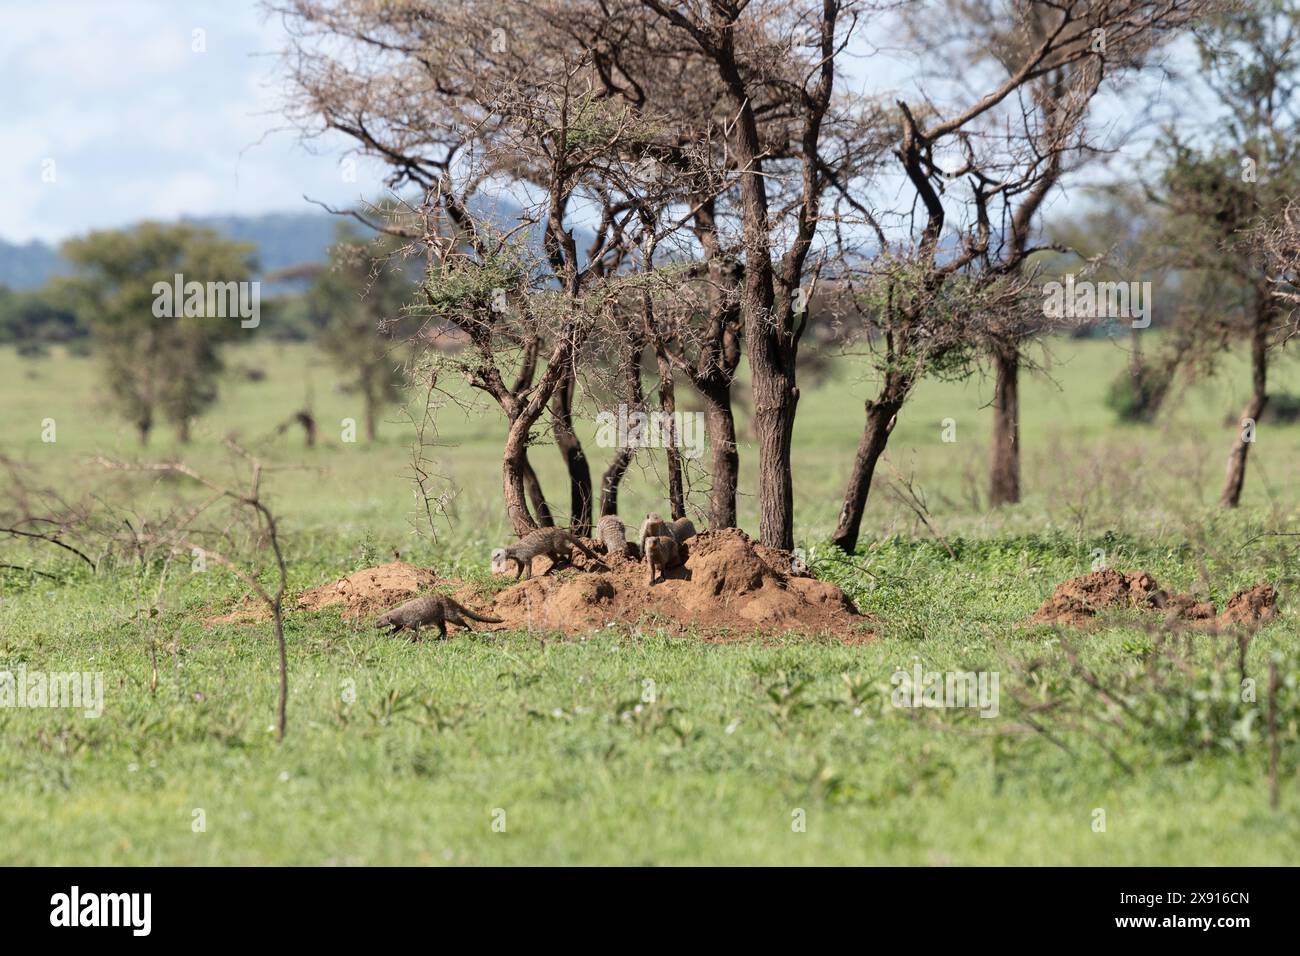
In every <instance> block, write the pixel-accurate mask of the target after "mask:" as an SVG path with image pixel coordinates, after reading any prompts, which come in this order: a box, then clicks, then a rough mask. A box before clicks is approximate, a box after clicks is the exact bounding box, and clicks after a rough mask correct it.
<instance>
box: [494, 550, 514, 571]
mask: <svg viewBox="0 0 1300 956" xmlns="http://www.w3.org/2000/svg"><path fill="white" fill-rule="evenodd" d="M491 567H492V573H493V574H505V573H506V572H507V571H509V570H510V569H509V568H508V567H506V549H505V548H493V549H492V565H491Z"/></svg>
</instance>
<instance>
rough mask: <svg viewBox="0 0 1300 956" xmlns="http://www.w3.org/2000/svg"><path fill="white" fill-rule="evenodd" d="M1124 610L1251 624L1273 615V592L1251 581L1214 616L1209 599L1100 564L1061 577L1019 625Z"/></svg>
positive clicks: (1203, 622)
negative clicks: (1173, 590)
mask: <svg viewBox="0 0 1300 956" xmlns="http://www.w3.org/2000/svg"><path fill="white" fill-rule="evenodd" d="M1125 609H1136V610H1147V611H1162V612H1163V613H1164V617H1165V619H1166V621H1168V622H1169V623H1182V624H1189V625H1191V626H1193V627H1198V628H1206V629H1212V628H1219V627H1228V626H1231V625H1242V624H1248V625H1255V624H1259V623H1262V622H1264V621H1267V620H1271V619H1272V618H1273V617H1275V616H1276V615H1277V590H1276V589H1275V588H1273V587H1272V586H1270V585H1268V584H1257V585H1255V586H1254V587H1253V588H1247V589H1246V590H1243V591H1238V592H1237V593H1236V594H1234V595H1233V596H1232V597H1231V598H1230V599H1229V601H1228V604H1227V608H1226V609H1225V610H1224V612H1223V613H1222V614H1219V613H1218V609H1217V608H1215V606H1214V604H1213V603H1211V602H1210V601H1198V600H1197V599H1196V598H1195V597H1193V596H1192V595H1190V594H1170V593H1169V592H1168V591H1165V590H1162V589H1161V588H1160V586H1159V585H1158V584H1156V580H1155V578H1153V577H1152V576H1151V575H1150V574H1148V573H1147V572H1145V571H1132V572H1128V573H1124V572H1122V571H1116V570H1114V569H1113V568H1103V569H1102V570H1100V571H1094V572H1092V573H1091V574H1084V575H1080V576H1079V577H1077V578H1070V579H1069V580H1068V581H1062V582H1061V583H1060V584H1058V585H1057V586H1056V588H1055V589H1054V590H1053V591H1052V596H1051V597H1049V598H1048V599H1047V600H1046V601H1044V602H1043V604H1042V606H1041V607H1039V609H1038V610H1037V611H1035V612H1034V613H1033V614H1032V615H1030V617H1029V618H1028V619H1027V620H1026V621H1025V623H1026V624H1031V625H1032V624H1058V625H1064V626H1066V627H1084V626H1087V625H1088V624H1091V623H1093V621H1094V620H1095V619H1096V617H1097V615H1098V614H1100V613H1101V612H1103V611H1115V610H1125Z"/></svg>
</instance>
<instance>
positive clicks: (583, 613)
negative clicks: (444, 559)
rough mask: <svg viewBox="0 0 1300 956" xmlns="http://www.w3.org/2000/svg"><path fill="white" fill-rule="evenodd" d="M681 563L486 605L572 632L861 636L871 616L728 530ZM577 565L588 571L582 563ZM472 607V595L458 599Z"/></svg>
mask: <svg viewBox="0 0 1300 956" xmlns="http://www.w3.org/2000/svg"><path fill="white" fill-rule="evenodd" d="M686 551H687V558H686V562H685V564H684V565H683V566H681V567H677V568H669V569H668V570H667V571H666V572H665V574H664V580H662V581H656V583H655V584H653V585H651V584H648V583H647V581H648V573H647V570H646V566H645V565H644V564H642V563H640V562H637V561H635V560H633V559H631V558H626V557H623V556H621V555H616V556H613V557H609V558H606V559H605V563H604V567H600V568H595V569H593V570H592V571H591V572H589V573H582V574H564V573H562V574H559V575H556V576H551V575H544V574H542V573H541V572H542V571H543V570H544V568H545V562H544V561H543V560H541V559H539V560H538V562H537V564H538V568H537V570H536V571H535V573H534V577H533V578H532V579H531V580H527V581H521V582H519V583H518V584H515V585H512V586H511V587H509V588H507V589H506V590H504V591H502V592H500V593H499V594H497V595H496V596H495V598H494V599H493V601H492V603H491V605H490V606H489V607H485V608H482V609H484V610H486V611H487V612H488V613H490V614H492V615H493V616H495V617H500V618H503V619H504V620H505V622H506V623H505V624H504V625H503V627H505V628H531V629H542V630H558V631H564V632H566V633H570V634H575V633H582V632H585V631H590V630H593V629H595V628H599V627H602V626H604V625H606V624H612V623H621V624H649V625H657V626H661V627H665V628H668V629H669V630H674V631H677V632H682V631H685V630H688V629H692V628H695V629H700V630H703V631H705V632H708V633H709V634H710V635H711V636H717V635H718V634H719V633H723V634H725V633H735V632H741V633H753V632H755V631H763V632H767V633H779V632H786V631H794V632H799V633H805V634H822V633H825V634H833V635H836V636H839V637H842V638H845V639H853V638H859V639H860V638H862V637H863V636H864V635H865V632H867V631H868V629H869V624H870V619H869V618H867V617H866V616H864V615H862V614H859V613H858V611H857V608H855V607H854V606H853V602H852V601H850V600H849V598H848V596H847V595H846V594H845V593H844V592H843V591H841V590H840V589H839V588H838V587H836V586H835V585H833V584H830V583H828V582H825V581H818V580H817V579H815V578H812V577H808V576H806V575H804V576H795V575H793V574H792V573H791V570H790V569H791V556H790V555H789V554H788V553H786V552H782V551H779V550H776V549H773V548H766V547H764V546H763V545H760V544H757V543H755V542H754V541H752V540H750V538H749V536H748V535H746V534H745V533H744V532H743V531H739V530H737V529H732V528H728V529H725V530H718V531H704V532H701V533H700V534H699V535H697V536H696V537H694V538H692V539H690V540H689V541H688V542H687V543H686ZM576 563H578V564H579V565H585V564H590V562H583V560H582V559H581V558H578V559H577V562H576ZM462 597H463V598H464V600H463V601H462V603H468V604H470V605H471V606H473V607H476V608H480V607H481V605H478V604H475V603H474V597H473V595H472V594H470V593H465V594H463V595H461V594H458V595H457V599H458V600H459V599H461V598H462Z"/></svg>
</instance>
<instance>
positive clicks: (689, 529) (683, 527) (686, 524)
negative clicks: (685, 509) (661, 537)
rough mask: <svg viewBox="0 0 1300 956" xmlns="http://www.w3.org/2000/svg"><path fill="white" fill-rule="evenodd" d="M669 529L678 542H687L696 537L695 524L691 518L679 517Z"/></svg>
mask: <svg viewBox="0 0 1300 956" xmlns="http://www.w3.org/2000/svg"><path fill="white" fill-rule="evenodd" d="M669 530H670V531H671V532H672V535H673V537H674V538H676V539H677V543H678V544H685V543H686V542H687V541H688V540H689V539H691V538H693V537H695V524H694V523H693V522H692V521H691V519H690V518H685V517H683V518H678V519H677V520H676V521H674V522H673V523H672V524H671V525H669Z"/></svg>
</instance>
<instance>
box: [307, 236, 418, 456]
mask: <svg viewBox="0 0 1300 956" xmlns="http://www.w3.org/2000/svg"><path fill="white" fill-rule="evenodd" d="M389 244H390V245H391V243H389ZM412 294H413V285H412V283H411V281H410V280H409V279H408V278H407V277H406V275H405V274H403V273H402V272H401V271H399V270H398V269H396V268H395V267H394V263H393V259H392V258H391V252H389V251H386V250H385V249H384V248H383V247H382V245H381V247H380V248H375V249H372V248H370V247H369V246H368V245H366V244H365V243H362V242H361V237H360V235H359V234H358V233H357V232H356V230H355V229H352V228H350V227H349V226H348V225H347V224H340V226H339V228H338V229H337V230H336V235H335V244H334V247H333V249H332V250H331V251H330V263H329V265H328V266H327V267H326V268H325V269H323V270H321V272H320V273H319V274H318V275H317V277H316V281H315V283H314V284H313V285H312V288H311V289H310V291H309V292H308V294H307V308H308V312H309V316H310V318H311V320H312V321H313V323H314V324H315V325H316V326H317V327H318V328H319V329H320V331H319V333H318V334H317V342H318V344H319V345H320V346H321V348H322V349H323V350H324V351H325V353H326V354H327V355H329V356H330V358H331V359H332V360H333V362H334V364H335V365H336V366H337V367H338V368H339V369H340V370H342V371H345V372H348V373H350V374H351V375H353V376H354V381H353V385H354V387H355V388H356V389H357V391H359V392H360V393H361V399H362V402H363V403H364V418H365V429H366V440H367V441H374V440H375V434H376V431H377V424H376V423H377V420H378V416H379V409H380V408H381V407H382V406H383V405H384V404H385V403H388V402H392V401H395V400H396V399H397V398H398V397H399V394H400V388H399V386H400V384H401V374H400V372H401V366H402V364H403V362H402V360H400V359H399V358H398V357H397V356H396V355H395V354H394V353H395V348H396V344H397V342H398V341H400V340H401V339H402V338H403V336H402V334H401V324H402V322H401V320H402V317H403V310H404V309H405V308H406V306H407V305H408V303H409V302H410V299H411V296H412Z"/></svg>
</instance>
